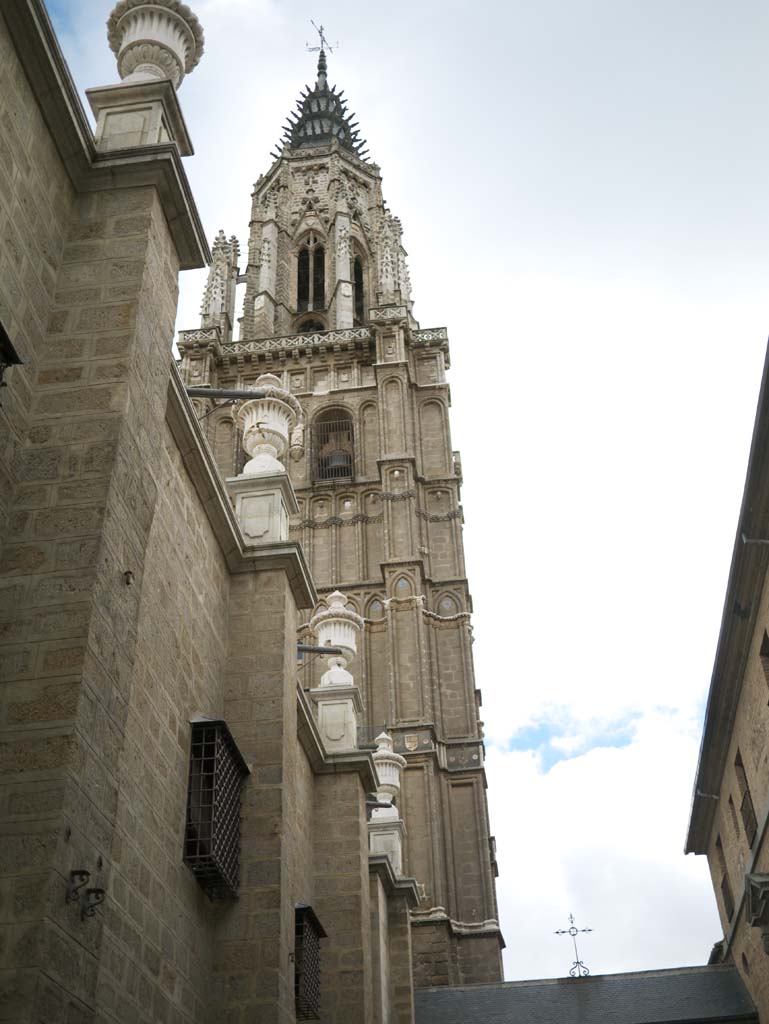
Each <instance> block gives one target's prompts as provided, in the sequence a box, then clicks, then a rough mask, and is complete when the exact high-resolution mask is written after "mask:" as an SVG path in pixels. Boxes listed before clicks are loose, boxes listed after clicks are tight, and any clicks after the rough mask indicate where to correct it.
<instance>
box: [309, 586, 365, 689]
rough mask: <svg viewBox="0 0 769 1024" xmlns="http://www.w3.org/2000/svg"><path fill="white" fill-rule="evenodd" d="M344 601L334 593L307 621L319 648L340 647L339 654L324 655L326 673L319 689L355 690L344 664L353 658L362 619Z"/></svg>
mask: <svg viewBox="0 0 769 1024" xmlns="http://www.w3.org/2000/svg"><path fill="white" fill-rule="evenodd" d="M346 603H347V598H346V597H345V596H344V594H342V593H340V592H339V591H338V590H335V591H334V593H333V594H329V596H328V597H327V598H326V607H325V608H321V610H320V611H318V612H316V614H315V615H313V617H312V618H311V619H310V629H311V630H312V631H313V633H314V634H315V636H316V637H317V638H318V644H319V646H321V647H326V646H328V647H341V649H342V654H341V655H339V654H330V655H327V660H328V666H329V667H328V671H327V672H325V673H324V674H323V677H322V678H321V681H320V685H321V686H354V685H355V682H354V680H353V677H352V675H351V674H350V673H349V672H348V671H347V667H346V666H347V662H348V661H350V660H351V659H352V658H354V657H355V652H356V650H357V649H358V645H357V636H358V633H359V632H360V629H361V627H362V626H363V619H362V618H361V616H360V615H358V613H357V612H354V611H351V610H350V609H349V608H345V604H346Z"/></svg>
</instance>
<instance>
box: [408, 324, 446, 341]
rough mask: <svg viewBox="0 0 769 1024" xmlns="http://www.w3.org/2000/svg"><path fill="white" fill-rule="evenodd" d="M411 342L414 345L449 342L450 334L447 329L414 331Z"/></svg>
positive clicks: (434, 328)
mask: <svg viewBox="0 0 769 1024" xmlns="http://www.w3.org/2000/svg"><path fill="white" fill-rule="evenodd" d="M411 340H412V344H414V345H434V344H435V343H436V342H438V343H440V342H443V341H446V342H447V341H448V340H449V334H448V331H447V330H446V328H445V327H431V328H429V329H427V330H424V331H412V332H411Z"/></svg>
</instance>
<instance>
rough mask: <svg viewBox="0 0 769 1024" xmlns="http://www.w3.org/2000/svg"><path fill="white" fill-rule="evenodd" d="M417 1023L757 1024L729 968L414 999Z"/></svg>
mask: <svg viewBox="0 0 769 1024" xmlns="http://www.w3.org/2000/svg"><path fill="white" fill-rule="evenodd" d="M414 997H415V1002H416V1024H476V1022H477V1024H683V1022H687V1024H704V1022H706V1021H732V1020H740V1021H755V1022H757V1021H758V1016H757V1014H756V1010H755V1007H754V1006H753V1003H752V1002H751V999H750V996H749V995H748V993H747V992H746V990H745V986H744V985H743V984H742V980H741V979H740V976H739V974H738V973H737V970H736V969H735V968H734V967H733V966H732V965H731V964H716V965H713V966H708V967H684V968H680V969H678V970H670V971H643V972H640V973H637V974H603V975H596V976H595V977H589V978H552V979H547V980H545V981H513V982H506V983H503V984H501V985H467V986H465V987H464V988H447V987H443V988H424V989H417V991H416V992H415V993H414Z"/></svg>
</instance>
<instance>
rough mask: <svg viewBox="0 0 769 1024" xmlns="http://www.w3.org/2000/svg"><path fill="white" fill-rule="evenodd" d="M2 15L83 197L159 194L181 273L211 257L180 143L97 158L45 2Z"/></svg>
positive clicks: (8, 6)
mask: <svg viewBox="0 0 769 1024" xmlns="http://www.w3.org/2000/svg"><path fill="white" fill-rule="evenodd" d="M3 17H4V18H5V20H6V22H7V24H8V29H9V31H10V33H11V36H12V37H13V41H14V44H15V46H16V49H17V52H18V54H19V59H20V60H21V63H22V66H23V68H24V71H25V73H26V75H27V77H28V79H29V82H30V85H31V86H32V90H33V92H34V94H35V97H36V99H37V102H38V103H39V105H40V109H41V111H42V114H43V117H44V118H45V121H46V124H47V126H48V130H49V131H50V133H51V136H52V138H53V141H54V143H55V145H56V148H57V150H58V152H59V155H60V156H61V159H62V162H63V163H64V166H65V168H66V170H67V173H68V174H69V177H70V180H71V181H72V184H73V187H74V188H75V190H76V191H77V192H94V191H101V190H104V189H120V188H138V187H141V186H146V185H153V186H154V187H155V188H157V190H158V194H159V196H160V200H161V203H162V206H163V212H164V213H165V216H166V220H167V221H168V227H169V231H170V233H171V237H172V238H173V241H174V244H175V246H176V249H177V252H178V255H179V261H180V265H181V268H182V270H188V269H192V268H195V267H203V266H205V265H206V264H207V263H208V261H209V259H210V252H209V249H208V244H207V242H206V238H205V234H204V232H203V227H202V224H201V222H200V217H199V214H198V211H197V208H196V206H195V201H194V199H193V197H192V192H191V190H190V186H189V182H188V181H187V176H186V174H185V172H184V168H183V167H182V162H181V157H180V155H179V151H178V149H177V146H176V144H175V143H164V144H162V145H156V146H141V147H137V148H135V149H125V150H112V151H111V152H109V153H97V152H96V147H95V145H94V141H93V135H92V133H91V128H90V125H89V124H88V120H87V118H86V115H85V111H84V109H83V105H82V103H81V101H80V97H79V96H78V93H77V89H76V87H75V83H74V82H73V80H72V76H71V75H70V73H69V69H68V68H67V64H66V61H65V60H64V57H63V55H62V53H61V49H60V48H59V43H58V40H57V39H56V35H55V33H54V30H53V26H52V25H51V21H50V19H49V17H48V12H47V11H46V9H45V6H44V4H43V3H42V0H10V2H8V3H4V4H3Z"/></svg>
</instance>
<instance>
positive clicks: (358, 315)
mask: <svg viewBox="0 0 769 1024" xmlns="http://www.w3.org/2000/svg"><path fill="white" fill-rule="evenodd" d="M352 274H353V277H352V294H353V309H354V313H355V324H356V326H360V325H361V324H362V323H363V321H364V319H365V315H364V314H365V309H366V300H365V296H364V289H363V260H362V259H361V257H360V256H356V257H355V259H354V260H353V266H352Z"/></svg>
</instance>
